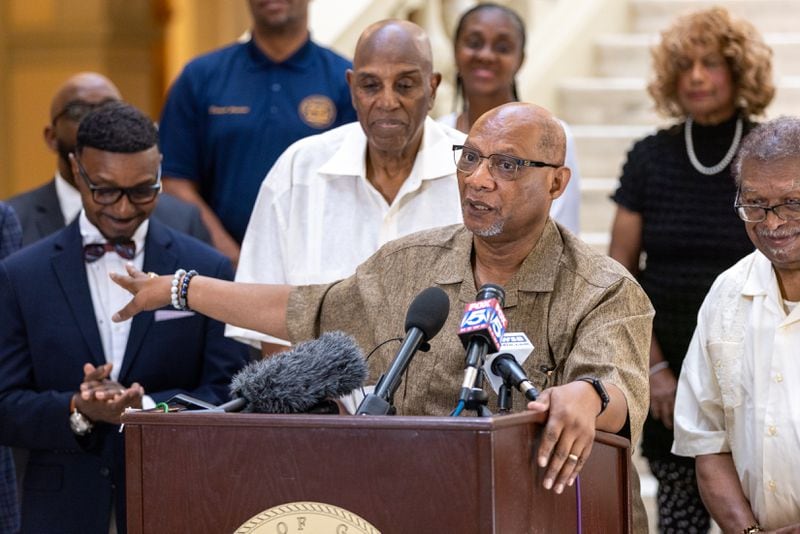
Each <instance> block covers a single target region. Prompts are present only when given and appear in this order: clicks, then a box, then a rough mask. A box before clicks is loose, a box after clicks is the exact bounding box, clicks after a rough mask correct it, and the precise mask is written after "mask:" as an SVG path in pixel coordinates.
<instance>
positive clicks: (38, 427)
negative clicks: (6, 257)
mask: <svg viewBox="0 0 800 534" xmlns="http://www.w3.org/2000/svg"><path fill="white" fill-rule="evenodd" d="M18 298H21V295H16V294H15V291H14V288H13V287H12V283H11V279H10V277H9V274H8V271H7V269H6V267H5V265H4V263H3V262H0V317H2V320H1V321H0V443H1V444H3V445H12V446H16V447H24V448H36V449H42V448H47V449H65V450H71V449H76V450H77V449H78V446H77V443H76V441H75V438H74V434H73V433H72V431H71V430H70V429H69V400H70V397H71V396H72V394H73V393H74V391H77V387H76V388H75V389H74V390H71V391H59V390H56V389H48V390H46V391H43V392H41V393H40V392H38V391H36V389H35V383H34V381H35V380H36V377H35V376H34V364H33V356H32V355H31V351H30V346H29V343H28V334H27V332H26V327H25V322H24V320H23V317H22V309H21V307H20V304H19V302H18ZM43 305H44V304H43ZM78 372H81V377H82V371H81V370H80V369H79V370H78ZM77 383H80V378H79V379H78V382H77ZM32 422H34V423H35V424H31V423H32Z"/></svg>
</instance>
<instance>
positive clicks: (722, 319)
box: [672, 251, 800, 529]
mask: <svg viewBox="0 0 800 534" xmlns="http://www.w3.org/2000/svg"><path fill="white" fill-rule="evenodd" d="M787 309H791V308H790V307H786V306H785V305H784V301H783V299H782V297H781V293H780V290H779V288H778V281H777V278H776V275H775V272H774V270H773V268H772V265H771V263H770V261H769V260H768V259H767V258H766V257H765V256H764V255H763V254H761V253H760V252H758V251H756V252H754V253H753V254H750V255H749V256H747V257H745V258H744V259H742V260H741V261H739V262H738V263H737V264H736V265H734V266H733V267H731V268H730V269H728V270H727V271H725V272H724V273H722V274H721V275H720V276H719V278H717V280H716V281H715V282H714V285H713V286H712V287H711V289H710V291H709V293H708V295H707V296H706V299H705V301H704V302H703V305H702V307H701V308H700V312H699V315H698V320H697V329H696V330H695V333H694V337H693V338H692V341H691V344H690V346H689V350H688V352H687V355H686V359H685V360H684V362H683V369H682V371H681V375H680V379H679V383H678V393H677V399H676V403H675V443H674V445H673V448H672V452H673V453H675V454H679V455H681V456H698V455H704V454H716V453H724V452H730V453H731V455H732V457H733V462H734V464H735V465H736V471H737V472H738V475H739V479H740V480H741V483H742V489H743V490H744V494H745V496H746V497H747V498H748V499H749V501H750V505H751V507H752V509H753V513H754V514H755V516H756V518H757V519H758V522H759V523H760V524H761V526H763V527H764V528H768V529H774V528H778V527H781V526H786V525H788V524H792V523H795V522H800V307H798V306H794V307H793V309H791V312H790V313H787Z"/></svg>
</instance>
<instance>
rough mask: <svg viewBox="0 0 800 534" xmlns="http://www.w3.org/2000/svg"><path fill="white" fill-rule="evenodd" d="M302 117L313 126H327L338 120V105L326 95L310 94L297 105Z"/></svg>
mask: <svg viewBox="0 0 800 534" xmlns="http://www.w3.org/2000/svg"><path fill="white" fill-rule="evenodd" d="M297 111H298V112H299V115H300V118H301V119H303V122H305V123H306V124H308V125H309V126H311V127H312V128H327V127H328V126H330V125H331V124H333V121H334V120H336V105H335V104H334V103H333V100H331V99H330V98H328V97H327V96H325V95H309V96H307V97H305V98H304V99H303V100H302V102H300V105H299V106H298V107H297Z"/></svg>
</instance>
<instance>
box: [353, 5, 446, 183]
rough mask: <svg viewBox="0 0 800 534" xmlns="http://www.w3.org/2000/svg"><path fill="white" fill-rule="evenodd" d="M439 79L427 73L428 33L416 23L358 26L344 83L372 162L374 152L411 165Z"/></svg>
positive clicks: (429, 62) (430, 67)
mask: <svg viewBox="0 0 800 534" xmlns="http://www.w3.org/2000/svg"><path fill="white" fill-rule="evenodd" d="M441 79H442V77H441V75H440V74H439V73H436V72H433V60H432V59H431V44H430V42H429V41H428V37H427V35H425V32H424V31H423V30H422V28H420V27H419V26H417V25H416V24H413V23H411V22H408V21H405V20H384V21H381V22H376V23H375V24H372V25H371V26H369V27H368V28H367V29H366V30H364V32H363V33H362V34H361V37H360V38H359V40H358V44H357V45H356V53H355V57H354V58H353V69H352V70H348V71H347V83H348V84H349V85H350V95H351V96H352V100H353V107H354V108H355V109H356V115H358V121H359V122H360V123H361V127H362V128H363V129H364V133H365V134H366V136H367V141H368V147H367V157H368V158H369V159H370V161H371V162H372V164H373V165H376V162H375V161H374V159H375V158H376V157H386V158H391V159H393V160H396V161H400V164H401V166H407V165H413V163H414V159H415V158H416V155H417V150H418V149H419V146H420V143H421V141H422V133H423V125H424V123H425V118H426V117H427V115H428V112H429V111H430V110H431V107H432V106H433V102H434V99H435V98H436V88H437V87H438V86H439V82H440V81H441ZM398 168H399V167H398Z"/></svg>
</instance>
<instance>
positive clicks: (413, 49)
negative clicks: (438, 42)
mask: <svg viewBox="0 0 800 534" xmlns="http://www.w3.org/2000/svg"><path fill="white" fill-rule="evenodd" d="M376 58H380V59H379V61H385V62H390V63H396V62H403V63H413V64H417V65H419V66H420V67H421V69H422V71H423V72H425V73H430V72H431V71H433V54H432V52H431V43H430V41H429V40H428V35H427V34H426V33H425V31H424V30H423V29H422V28H420V27H419V26H417V25H416V24H414V23H413V22H409V21H407V20H382V21H380V22H376V23H374V24H372V25H370V26H368V27H367V29H365V30H364V31H363V32H362V33H361V36H360V37H359V38H358V43H356V52H355V55H354V57H353V67H354V68H355V69H358V68H359V66H361V65H365V64H370V63H372V62H374V61H375V60H376Z"/></svg>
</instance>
